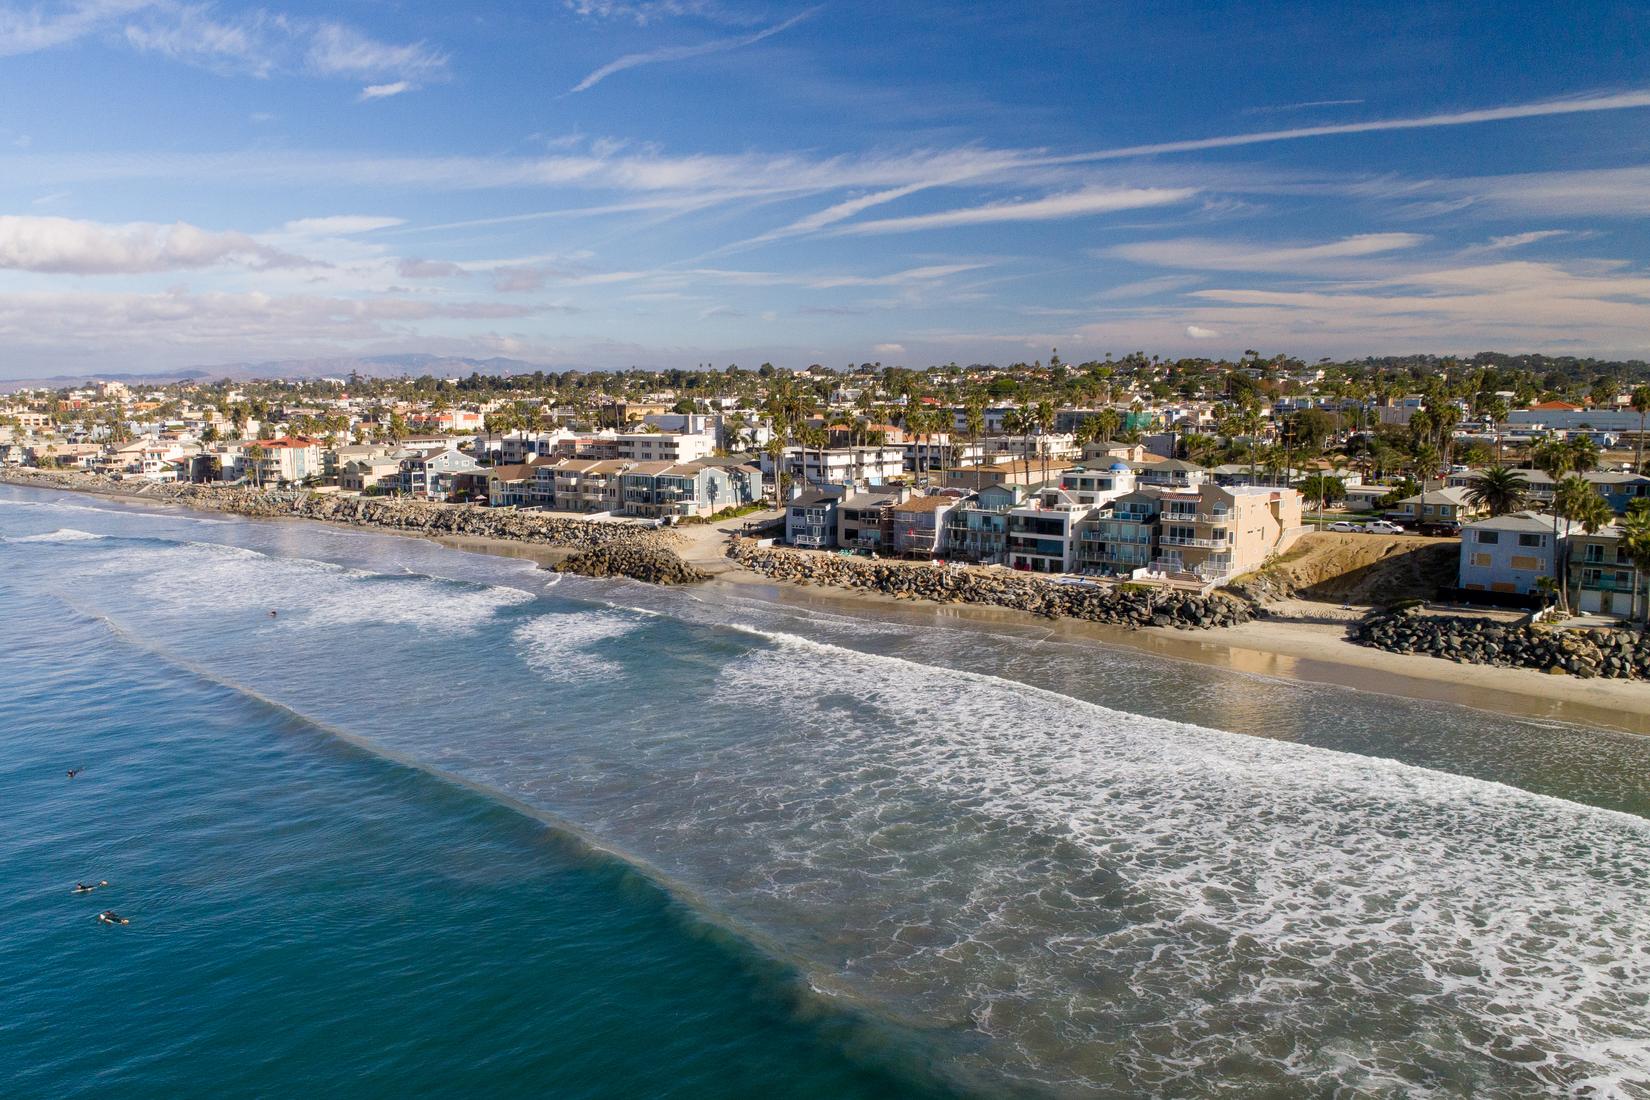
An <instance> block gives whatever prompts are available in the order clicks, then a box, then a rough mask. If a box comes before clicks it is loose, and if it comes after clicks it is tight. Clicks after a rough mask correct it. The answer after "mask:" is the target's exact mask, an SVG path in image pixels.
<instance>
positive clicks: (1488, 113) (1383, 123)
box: [1065, 91, 1650, 163]
mask: <svg viewBox="0 0 1650 1100" xmlns="http://www.w3.org/2000/svg"><path fill="white" fill-rule="evenodd" d="M1640 107H1650V91H1632V92H1618V93H1614V94H1610V95H1594V96H1577V97H1574V98H1570V99H1545V100H1539V101H1537V102H1534V103H1514V104H1510V105H1507V106H1503V107H1485V108H1481V109H1478V110H1472V111H1454V112H1449V113H1443V114H1433V115H1417V116H1414V117H1411V118H1388V119H1378V120H1375V121H1372V122H1346V123H1339V124H1335V125H1329V126H1300V127H1296V128H1293V129H1289V130H1264V131H1260V132H1258V133H1250V134H1230V135H1227V136H1225V137H1209V138H1195V139H1193V140H1190V141H1162V142H1157V143H1155V144H1152V145H1128V146H1123V147H1121V148H1117V149H1100V150H1096V151H1095V152H1092V153H1079V154H1077V155H1076V156H1073V157H1069V158H1065V159H1067V160H1068V161H1070V162H1072V163H1078V162H1086V161H1096V160H1122V159H1125V158H1131V157H1148V156H1161V155H1163V154H1165V153H1192V152H1199V151H1202V150H1206V149H1231V148H1235V147H1237V146H1242V145H1262V144H1267V143H1270V142H1276V141H1300V140H1302V139H1305V138H1314V137H1331V136H1334V135H1337V134H1374V133H1387V132H1391V131H1395V130H1426V129H1433V128H1436V127H1440V126H1472V125H1476V124H1478V123H1481V122H1505V121H1509V120H1513V119H1521V118H1545V117H1549V116H1552V115H1572V114H1585V113H1589V112H1593V111H1623V110H1631V109H1636V108H1640Z"/></svg>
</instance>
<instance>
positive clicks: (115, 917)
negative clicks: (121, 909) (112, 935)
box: [97, 909, 132, 924]
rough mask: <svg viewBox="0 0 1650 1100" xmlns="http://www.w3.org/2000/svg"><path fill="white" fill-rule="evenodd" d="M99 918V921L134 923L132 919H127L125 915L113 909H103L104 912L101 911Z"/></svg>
mask: <svg viewBox="0 0 1650 1100" xmlns="http://www.w3.org/2000/svg"><path fill="white" fill-rule="evenodd" d="M97 919H98V920H99V921H101V922H103V923H104V924H131V923H132V922H131V921H129V920H127V919H126V918H125V917H123V916H121V915H120V914H119V913H117V912H115V911H114V910H113V909H105V910H103V912H101V913H99V914H98V915H97Z"/></svg>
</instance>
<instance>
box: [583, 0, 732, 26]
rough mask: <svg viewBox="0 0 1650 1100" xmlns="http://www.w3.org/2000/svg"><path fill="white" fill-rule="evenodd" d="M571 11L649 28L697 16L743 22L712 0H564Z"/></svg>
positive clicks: (727, 21)
mask: <svg viewBox="0 0 1650 1100" xmlns="http://www.w3.org/2000/svg"><path fill="white" fill-rule="evenodd" d="M563 3H565V4H566V6H567V10H568V11H571V12H572V13H573V14H575V15H579V16H583V17H584V18H586V19H622V20H626V21H628V22H632V23H635V24H636V25H637V26H638V27H645V26H647V25H648V24H649V23H656V22H658V21H659V20H661V19H678V18H681V17H683V16H694V17H698V18H702V19H714V20H716V21H717V22H720V23H732V22H743V21H744V20H741V19H739V18H737V17H735V16H732V15H730V14H729V13H728V12H727V10H726V9H724V8H723V7H722V6H721V5H720V4H716V3H714V2H712V0H563Z"/></svg>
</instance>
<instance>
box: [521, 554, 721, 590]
mask: <svg viewBox="0 0 1650 1100" xmlns="http://www.w3.org/2000/svg"><path fill="white" fill-rule="evenodd" d="M551 568H553V569H554V570H555V571H556V572H558V573H578V574H580V575H582V576H586V577H629V578H631V579H632V580H638V581H647V582H648V583H649V584H698V583H699V582H700V581H708V580H710V574H709V573H705V572H702V571H700V570H699V569H696V568H694V567H693V566H691V565H689V564H688V563H687V562H685V561H683V560H682V559H681V558H679V557H677V556H676V555H675V554H673V553H671V552H670V551H669V550H661V549H659V548H658V547H653V546H598V547H597V548H596V549H594V550H581V551H579V552H578V553H577V554H574V555H573V556H572V557H569V558H566V559H564V560H562V561H559V562H557V563H556V564H555V565H554V566H552V567H551Z"/></svg>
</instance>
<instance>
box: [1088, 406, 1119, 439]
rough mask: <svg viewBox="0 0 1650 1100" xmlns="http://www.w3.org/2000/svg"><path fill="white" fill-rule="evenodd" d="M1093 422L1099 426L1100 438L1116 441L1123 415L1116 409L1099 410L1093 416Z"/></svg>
mask: <svg viewBox="0 0 1650 1100" xmlns="http://www.w3.org/2000/svg"><path fill="white" fill-rule="evenodd" d="M1094 420H1095V423H1096V424H1098V425H1099V428H1100V438H1101V439H1105V440H1114V439H1116V438H1117V432H1118V430H1119V429H1120V428H1122V426H1123V414H1122V413H1120V412H1118V411H1117V410H1116V409H1111V408H1106V409H1101V410H1100V411H1099V412H1097V413H1095V414H1094Z"/></svg>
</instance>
